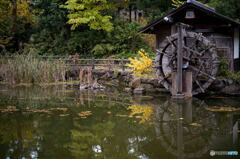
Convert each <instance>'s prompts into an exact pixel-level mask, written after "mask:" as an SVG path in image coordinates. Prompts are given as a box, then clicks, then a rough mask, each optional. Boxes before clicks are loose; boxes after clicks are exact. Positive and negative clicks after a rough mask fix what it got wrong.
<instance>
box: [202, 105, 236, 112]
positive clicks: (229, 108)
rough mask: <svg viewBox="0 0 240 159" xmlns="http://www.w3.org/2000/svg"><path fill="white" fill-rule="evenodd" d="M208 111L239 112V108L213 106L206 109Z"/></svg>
mask: <svg viewBox="0 0 240 159" xmlns="http://www.w3.org/2000/svg"><path fill="white" fill-rule="evenodd" d="M206 109H207V110H208V111H211V112H237V111H240V108H235V107H230V106H213V107H207V108H206Z"/></svg>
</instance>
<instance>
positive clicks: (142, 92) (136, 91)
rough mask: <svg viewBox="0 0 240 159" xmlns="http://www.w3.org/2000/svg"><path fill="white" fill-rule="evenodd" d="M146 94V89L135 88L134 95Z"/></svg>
mask: <svg viewBox="0 0 240 159" xmlns="http://www.w3.org/2000/svg"><path fill="white" fill-rule="evenodd" d="M145 92H146V91H145V89H144V88H141V87H139V88H135V89H134V90H133V94H144V93H145Z"/></svg>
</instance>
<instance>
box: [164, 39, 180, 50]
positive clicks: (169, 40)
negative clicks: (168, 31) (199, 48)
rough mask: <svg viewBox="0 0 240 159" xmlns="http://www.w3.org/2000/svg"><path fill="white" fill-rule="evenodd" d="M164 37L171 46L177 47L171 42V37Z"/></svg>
mask: <svg viewBox="0 0 240 159" xmlns="http://www.w3.org/2000/svg"><path fill="white" fill-rule="evenodd" d="M166 39H167V40H168V42H169V43H170V44H171V45H172V46H174V47H175V48H177V45H176V44H175V43H174V42H173V39H172V38H171V37H167V38H166Z"/></svg>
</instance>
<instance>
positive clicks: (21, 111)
mask: <svg viewBox="0 0 240 159" xmlns="http://www.w3.org/2000/svg"><path fill="white" fill-rule="evenodd" d="M215 106H231V107H235V108H237V107H240V99H238V98H224V97H207V98H204V99H197V98H193V99H189V100H186V101H183V102H179V101H178V102H177V101H174V100H171V99H170V98H169V95H161V96H155V97H150V96H142V97H139V96H135V97H133V96H131V95H129V94H127V93H123V92H119V91H117V90H108V91H106V92H81V93H80V92H79V91H77V90H74V88H65V87H52V88H40V87H22V88H21V87H17V88H9V87H7V86H0V159H29V158H32V159H38V158H39V159H72V158H73V159H93V158H99V159H102V158H104V159H188V158H191V159H194V158H199V159H208V158H213V159H214V158H219V159H220V158H228V157H227V156H214V157H211V156H210V155H209V153H210V151H211V150H215V151H230V150H231V151H232V150H238V151H239V152H240V142H239V141H240V140H239V138H238V135H239V128H238V126H239V124H238V121H239V119H240V113H238V112H215V110H214V109H212V108H214V107H215ZM235 158H240V156H238V157H235Z"/></svg>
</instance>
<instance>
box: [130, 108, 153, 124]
mask: <svg viewBox="0 0 240 159" xmlns="http://www.w3.org/2000/svg"><path fill="white" fill-rule="evenodd" d="M128 110H130V111H131V112H130V114H129V117H135V118H137V119H140V121H139V123H140V124H143V123H145V122H147V121H150V120H151V116H152V115H153V108H152V107H151V106H147V105H131V106H129V107H128Z"/></svg>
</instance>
